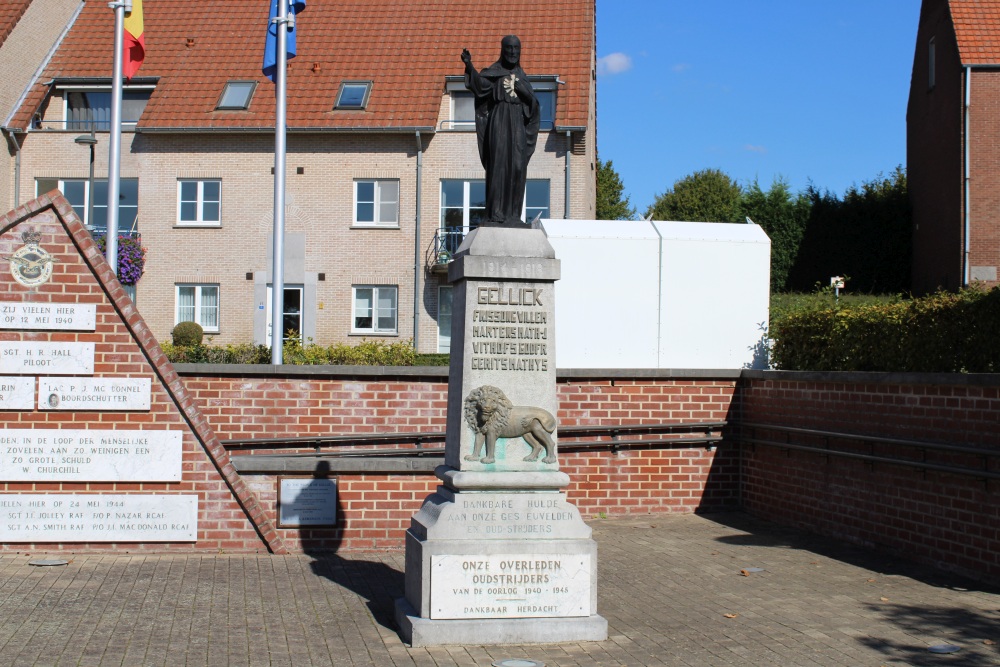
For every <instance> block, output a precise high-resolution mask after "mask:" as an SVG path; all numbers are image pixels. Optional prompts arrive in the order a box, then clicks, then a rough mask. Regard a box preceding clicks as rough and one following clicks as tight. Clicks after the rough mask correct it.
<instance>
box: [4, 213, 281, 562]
mask: <svg viewBox="0 0 1000 667" xmlns="http://www.w3.org/2000/svg"><path fill="white" fill-rule="evenodd" d="M28 230H33V231H37V232H39V233H41V241H40V245H41V247H42V248H44V249H45V250H46V251H47V252H49V253H50V254H51V255H53V256H54V258H55V262H54V263H53V269H52V278H51V279H50V280H49V281H48V282H45V283H44V284H41V285H37V286H35V287H32V288H30V289H28V288H25V287H24V286H22V285H20V284H19V283H17V282H16V281H15V280H14V278H13V277H12V276H11V272H10V271H9V270H8V269H6V268H5V269H4V270H3V271H0V301H4V302H15V303H31V304H47V303H77V304H94V305H95V308H96V327H95V330H94V331H53V330H36V331H21V330H10V329H6V330H2V331H0V348H2V347H3V344H4V342H6V341H22V342H27V341H41V342H67V343H76V342H79V343H93V344H94V373H93V377H95V378H133V379H134V378H148V379H149V380H150V384H151V392H150V409H149V410H148V411H146V410H129V411H100V410H79V411H68V410H66V411H63V410H51V411H43V410H38V409H32V410H3V411H0V430H4V429H21V428H23V429H34V430H35V431H36V432H42V431H50V432H52V433H55V432H57V430H59V429H74V430H76V429H80V430H82V429H113V430H117V431H121V432H122V433H123V434H124V433H128V432H137V431H143V432H148V431H157V430H171V431H180V432H181V433H182V463H181V481H179V482H173V483H158V482H141V483H133V482H64V481H60V482H51V481H35V482H0V493H2V494H13V493H46V494H53V495H56V494H95V495H93V498H94V499H99V498H100V495H98V494H136V495H147V494H156V495H158V496H167V495H185V496H192V495H193V496H196V497H197V500H198V533H197V538H198V539H197V542H196V543H171V544H168V543H148V544H138V543H128V544H123V543H119V544H109V543H95V544H81V543H69V544H23V543H22V544H17V543H12V542H10V541H6V542H4V543H0V551H30V552H38V551H93V550H113V551H126V550H127V551H133V550H156V551H174V550H177V551H190V550H212V551H217V550H220V549H224V550H227V551H266V550H267V549H268V544H267V543H266V542H265V540H262V539H261V538H262V536H267V535H269V534H270V533H269V530H268V529H269V523H268V522H266V521H261V520H259V517H260V513H259V511H257V510H258V508H257V505H256V500H255V499H254V498H253V497H252V496H250V495H249V494H247V493H245V486H244V485H243V483H242V482H241V480H239V479H238V478H236V477H235V471H234V470H233V469H232V466H231V465H229V462H228V455H227V454H226V452H225V451H224V450H222V448H221V446H220V445H219V443H218V441H217V440H215V439H214V438H212V437H211V431H210V430H209V429H207V428H206V427H205V424H204V419H203V418H202V417H201V415H200V414H199V413H198V412H197V409H195V408H193V407H192V406H191V399H190V397H189V396H188V395H187V393H186V392H185V391H184V388H183V386H182V385H180V383H179V382H177V376H176V374H175V373H174V372H173V370H172V368H171V367H170V364H169V362H167V360H166V357H164V356H163V354H162V352H161V351H160V350H159V347H158V346H157V345H156V343H155V341H154V340H153V338H152V336H151V335H150V332H149V330H148V328H147V327H146V326H145V323H144V322H143V321H142V318H141V317H140V316H139V315H138V313H136V311H135V307H134V306H133V305H132V303H131V301H129V299H128V297H127V296H125V293H124V291H123V289H122V287H121V285H120V284H119V283H118V281H117V280H114V279H113V277H112V273H111V269H110V267H109V266H108V265H107V263H105V262H104V259H103V258H102V257H101V255H100V253H99V252H98V251H97V247H96V244H95V243H94V241H93V239H92V238H91V236H90V235H89V234H88V233H87V232H86V231H85V230H84V229H83V226H82V223H81V222H80V220H79V219H78V218H76V216H75V215H74V214H73V211H72V209H71V208H70V207H69V204H68V202H66V200H65V199H63V198H62V197H58V198H57V199H56V200H55V201H54V202H52V203H50V202H49V201H48V200H47V198H44V197H43V198H41V199H39V200H36V201H32V202H29V203H28V204H27V205H26V206H25V207H22V208H20V209H18V210H17V211H15V212H13V213H12V214H9V215H7V216H0V256H3V257H9V256H10V255H11V254H13V253H14V252H15V251H16V250H17V249H19V248H21V247H22V246H23V245H24V240H23V238H22V236H21V234H22V232H24V231H28ZM99 276H100V278H101V280H103V281H104V282H103V283H102V282H101V280H99V278H98V277H99ZM25 462H26V463H29V462H30V459H28V460H26V461H25ZM251 517H254V519H253V520H251ZM255 524H256V525H255ZM258 530H259V531H260V534H258ZM270 546H271V548H277V549H278V550H280V543H278V542H275V541H272V542H271V544H270Z"/></svg>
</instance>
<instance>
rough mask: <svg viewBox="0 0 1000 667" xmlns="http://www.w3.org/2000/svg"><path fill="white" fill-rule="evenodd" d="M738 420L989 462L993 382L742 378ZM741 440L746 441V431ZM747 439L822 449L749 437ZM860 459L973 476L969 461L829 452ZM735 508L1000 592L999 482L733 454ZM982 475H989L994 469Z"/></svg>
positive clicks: (791, 454) (893, 450)
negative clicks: (928, 445)
mask: <svg viewBox="0 0 1000 667" xmlns="http://www.w3.org/2000/svg"><path fill="white" fill-rule="evenodd" d="M738 413H739V420H740V421H741V422H742V423H744V424H745V423H761V424H771V425H781V426H791V427H799V428H806V429H816V430H824V431H836V432H846V433H852V434H866V435H870V436H880V437H885V438H898V439H906V440H920V441H924V442H935V443H942V444H952V445H961V446H973V447H977V448H982V449H983V451H990V452H993V453H994V454H995V453H997V452H998V449H1000V448H998V445H997V436H996V434H997V425H998V417H997V415H1000V379H998V378H996V377H995V376H983V377H976V376H971V377H970V376H964V377H963V376H917V375H913V376H899V375H897V376H895V377H893V376H888V377H883V376H879V375H878V374H874V373H872V374H860V373H857V374H853V373H852V374H848V373H839V374H833V373H830V374H811V373H779V372H764V373H761V372H747V373H744V375H743V379H742V380H741V383H740V390H739V407H738ZM741 433H743V434H746V435H750V431H749V430H748V429H746V428H742V429H741ZM753 436H754V437H758V438H763V439H772V440H783V439H784V438H786V437H790V440H789V442H791V443H793V444H812V445H819V446H825V445H826V441H825V440H824V439H822V438H817V437H810V436H808V435H804V434H792V435H790V436H786V434H784V433H779V432H775V431H768V430H767V429H756V430H755V431H754V432H753ZM831 444H832V446H833V447H835V448H838V449H844V450H846V451H852V452H857V453H860V454H866V455H876V456H886V457H899V458H908V459H910V460H922V459H923V458H924V457H925V456H926V461H925V462H927V463H930V464H936V465H943V466H959V467H967V468H981V467H982V466H983V465H984V458H983V457H982V456H979V455H975V454H972V455H970V454H961V453H947V452H936V453H935V452H930V451H929V452H927V453H926V454H921V453H920V452H919V451H918V450H915V449H913V448H910V447H902V446H898V445H893V444H889V443H869V444H865V443H862V442H859V441H848V440H836V441H833V442H832V443H831ZM742 453H743V460H742V465H743V493H742V504H743V508H744V509H745V510H747V511H749V512H751V513H753V514H755V515H757V516H760V517H763V518H766V519H770V520H773V521H777V522H780V523H783V524H787V525H790V526H794V527H798V528H804V529H807V530H811V531H814V532H819V533H823V534H826V535H831V536H834V537H839V538H843V539H845V540H847V541H850V542H853V543H857V544H862V545H865V546H869V547H874V548H877V549H881V550H885V551H888V552H891V553H897V554H901V555H904V556H906V557H908V558H915V559H917V560H920V561H923V562H926V563H929V564H932V565H934V566H938V567H945V568H949V569H953V570H956V571H960V572H963V573H966V574H968V575H971V576H973V577H976V578H980V579H992V580H1000V562H998V560H997V557H996V554H997V553H1000V482H998V481H997V480H992V481H988V480H984V479H982V478H976V477H974V476H964V475H955V474H948V473H943V472H936V471H933V470H927V471H923V470H918V469H914V468H908V467H903V466H900V465H893V464H885V463H869V462H866V461H861V460H852V459H847V458H843V457H837V456H829V457H827V456H825V455H823V454H817V453H811V452H803V451H795V450H790V449H783V448H780V447H774V446H768V445H749V444H745V445H743V446H742ZM990 469H991V470H993V471H1000V465H997V463H996V460H995V459H994V461H993V463H992V464H990Z"/></svg>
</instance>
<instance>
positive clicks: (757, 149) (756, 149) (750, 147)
mask: <svg viewBox="0 0 1000 667" xmlns="http://www.w3.org/2000/svg"><path fill="white" fill-rule="evenodd" d="M743 150H745V151H750V152H751V153H760V154H761V155H763V154H764V153H767V148H765V147H764V146H754V145H753V144H747V145H746V146H744V147H743Z"/></svg>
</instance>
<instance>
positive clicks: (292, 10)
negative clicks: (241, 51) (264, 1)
mask: <svg viewBox="0 0 1000 667" xmlns="http://www.w3.org/2000/svg"><path fill="white" fill-rule="evenodd" d="M280 1H283V0H271V15H270V17H269V18H268V20H267V39H266V40H264V67H263V72H264V76H266V77H267V78H268V79H270V80H271V83H274V82H275V79H276V77H277V76H278V71H277V64H278V24H277V23H275V22H274V19H276V18H278V2H280ZM287 2H288V18H290V19H294V18H295V15H296V14H300V13H301V12H302V10H304V9H305V8H306V0H287ZM290 26H291V27H290V28H289V29H288V42H287V44H286V46H287V48H286V51H287V52H288V58H289V59H291V58H294V57H295V24H294V23H292V24H290Z"/></svg>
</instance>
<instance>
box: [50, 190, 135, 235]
mask: <svg viewBox="0 0 1000 667" xmlns="http://www.w3.org/2000/svg"><path fill="white" fill-rule="evenodd" d="M88 185H89V184H88V182H87V179H65V180H64V179H55V178H40V179H38V180H37V181H36V188H37V194H45V193H46V192H48V191H50V190H55V189H58V190H59V191H61V192H62V193H63V195H65V197H66V199H67V200H68V201H69V203H70V205H71V206H72V207H73V210H74V211H76V214H77V215H78V216H80V219H81V220H83V223H84V224H85V225H87V228H88V229H90V230H91V231H98V232H103V231H107V229H108V181H107V179H100V180H98V179H94V207H93V208H94V219H93V220H90V219H89V210H88V209H89V206H88V197H89V196H90V188H89V187H88ZM138 217H139V179H137V178H123V179H121V180H120V181H119V183H118V230H119V231H121V232H133V231H136V221H137V219H138Z"/></svg>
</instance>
